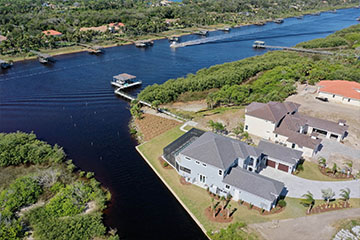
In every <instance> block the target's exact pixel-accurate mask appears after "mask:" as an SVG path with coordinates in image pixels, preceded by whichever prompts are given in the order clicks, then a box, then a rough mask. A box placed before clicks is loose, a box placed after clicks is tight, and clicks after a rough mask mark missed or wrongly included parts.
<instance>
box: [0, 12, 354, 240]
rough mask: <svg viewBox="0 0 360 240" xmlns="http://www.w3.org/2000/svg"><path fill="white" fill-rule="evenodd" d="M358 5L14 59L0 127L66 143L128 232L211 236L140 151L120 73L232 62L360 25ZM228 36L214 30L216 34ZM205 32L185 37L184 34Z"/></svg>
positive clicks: (154, 76)
mask: <svg viewBox="0 0 360 240" xmlns="http://www.w3.org/2000/svg"><path fill="white" fill-rule="evenodd" d="M359 16H360V10H359V9H343V10H338V11H337V13H336V14H334V13H322V14H321V15H320V16H305V17H304V18H303V19H296V18H288V19H285V21H284V23H283V24H275V23H268V24H266V25H265V26H244V27H240V28H236V29H232V31H231V33H230V34H232V33H238V34H236V35H237V36H236V37H233V38H228V39H225V40H222V41H218V42H213V43H208V44H203V45H196V46H189V47H185V48H178V49H176V50H174V49H171V48H170V47H169V42H168V41H167V40H165V39H164V40H158V41H155V44H154V46H153V47H149V48H147V49H139V48H136V47H135V46H133V45H127V46H120V47H113V48H107V49H106V51H105V54H103V55H99V56H93V55H89V54H88V53H85V52H83V53H75V54H68V55H62V56H57V57H55V58H56V60H57V61H56V63H54V64H49V65H41V64H40V63H39V62H37V61H36V60H32V61H23V62H17V63H15V64H14V66H13V68H11V69H9V70H6V71H0V132H13V131H17V130H20V131H25V132H31V131H33V132H34V133H36V134H37V136H38V137H39V138H40V139H42V140H45V141H47V142H49V143H51V144H55V143H58V144H59V145H61V146H63V147H64V149H65V151H66V153H67V154H68V156H69V158H71V159H73V161H74V163H75V164H76V165H77V166H79V167H80V168H81V169H83V170H85V171H93V172H95V176H96V178H97V179H98V180H99V181H101V183H102V184H103V185H104V186H105V187H107V188H109V189H110V191H111V193H112V197H113V198H112V201H111V203H110V206H109V208H108V209H107V210H106V211H105V215H104V219H105V223H106V224H107V225H108V226H111V227H112V228H117V230H118V234H119V235H120V237H121V239H173V240H176V239H179V240H180V239H182V240H183V239H206V237H205V236H204V234H203V233H202V231H201V230H200V228H199V227H198V226H197V225H196V224H195V222H194V221H193V220H192V219H191V218H190V216H189V215H188V213H187V212H186V211H185V210H184V209H183V208H182V207H181V205H180V204H179V203H178V202H177V201H176V199H175V198H174V197H173V196H172V194H171V193H170V192H169V191H168V190H167V188H166V187H165V186H164V185H163V184H162V182H161V181H160V180H159V179H158V178H157V176H156V175H155V174H154V173H153V171H152V170H151V169H150V168H149V166H148V165H147V164H146V163H145V161H144V160H143V159H142V158H141V156H140V155H139V154H138V153H137V152H136V150H135V146H136V145H137V143H136V141H135V140H134V139H133V138H132V137H131V136H130V135H129V130H128V123H129V120H130V113H129V110H128V109H129V104H128V102H126V101H124V100H123V99H120V98H118V97H116V96H115V95H114V90H113V88H112V87H111V86H110V81H111V79H112V76H113V75H117V74H119V73H123V72H126V73H130V74H133V75H136V76H137V78H138V79H141V80H142V81H143V85H142V87H141V88H138V89H134V90H132V91H130V92H129V93H130V94H132V95H136V94H137V93H138V92H139V91H140V90H141V89H142V88H144V87H146V86H147V85H151V84H154V83H163V82H164V81H166V80H168V79H170V78H178V77H183V76H186V75H187V74H188V73H195V72H196V71H198V70H199V69H201V68H204V67H209V66H211V65H215V64H221V63H225V62H231V61H236V60H240V59H243V58H247V57H251V56H254V55H259V54H264V52H266V50H254V49H252V47H251V45H252V43H253V42H254V41H255V40H263V41H266V43H267V44H269V45H275V46H293V45H296V44H297V43H299V42H302V41H307V40H310V39H315V38H321V37H325V36H327V35H329V34H331V33H333V32H335V31H337V30H340V29H343V28H346V27H349V26H351V25H354V24H357V21H356V18H357V17H359ZM218 34H228V33H223V32H211V33H210V34H209V35H210V36H214V35H218ZM196 38H201V37H200V36H194V35H189V36H183V37H181V41H187V40H192V39H196Z"/></svg>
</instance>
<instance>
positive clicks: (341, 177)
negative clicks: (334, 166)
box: [319, 166, 354, 179]
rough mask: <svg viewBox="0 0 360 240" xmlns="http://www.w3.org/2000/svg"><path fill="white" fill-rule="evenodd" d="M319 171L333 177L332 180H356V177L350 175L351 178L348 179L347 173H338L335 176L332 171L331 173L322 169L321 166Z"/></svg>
mask: <svg viewBox="0 0 360 240" xmlns="http://www.w3.org/2000/svg"><path fill="white" fill-rule="evenodd" d="M319 171H320V172H321V173H322V174H323V175H325V176H328V177H331V178H335V179H354V176H353V175H352V174H350V175H349V177H348V175H347V173H340V172H337V173H336V174H335V175H334V174H333V172H332V171H329V170H328V169H326V168H323V167H320V166H319Z"/></svg>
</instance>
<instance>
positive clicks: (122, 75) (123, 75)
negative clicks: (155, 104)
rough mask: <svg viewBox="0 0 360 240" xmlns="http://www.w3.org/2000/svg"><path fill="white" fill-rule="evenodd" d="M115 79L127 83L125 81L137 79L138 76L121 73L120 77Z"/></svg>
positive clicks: (116, 76)
mask: <svg viewBox="0 0 360 240" xmlns="http://www.w3.org/2000/svg"><path fill="white" fill-rule="evenodd" d="M114 78H115V79H116V80H120V81H125V80H129V79H135V78H136V76H134V75H131V74H128V73H121V74H119V75H115V76H114Z"/></svg>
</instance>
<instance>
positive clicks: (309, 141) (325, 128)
mask: <svg viewBox="0 0 360 240" xmlns="http://www.w3.org/2000/svg"><path fill="white" fill-rule="evenodd" d="M299 107H300V105H299V104H297V103H293V102H283V103H280V102H269V103H267V104H265V103H258V102H253V103H251V104H250V105H248V106H247V107H246V110H245V126H244V130H245V131H247V132H248V133H250V134H252V135H255V136H259V137H261V138H264V139H267V140H271V141H273V142H275V143H279V144H282V145H284V146H286V147H290V148H293V149H296V150H299V151H302V152H303V155H304V156H308V157H312V156H313V155H314V154H316V153H317V152H318V151H319V150H320V146H321V137H326V138H332V139H336V140H337V141H340V140H342V139H343V138H344V137H345V136H346V135H347V129H348V126H346V125H345V121H343V120H339V122H338V123H336V122H332V121H328V120H324V119H320V118H314V117H310V116H307V115H304V114H301V113H299V112H298V109H299Z"/></svg>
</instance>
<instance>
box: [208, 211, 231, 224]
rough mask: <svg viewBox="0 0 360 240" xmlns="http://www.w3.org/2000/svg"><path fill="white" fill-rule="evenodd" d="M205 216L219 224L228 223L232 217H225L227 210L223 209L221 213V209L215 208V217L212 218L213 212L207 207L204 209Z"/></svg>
mask: <svg viewBox="0 0 360 240" xmlns="http://www.w3.org/2000/svg"><path fill="white" fill-rule="evenodd" d="M205 216H206V217H207V218H208V219H209V220H210V221H213V222H220V223H228V222H231V221H232V220H233V216H230V217H229V218H228V217H227V209H224V210H223V211H221V207H219V208H216V215H215V218H214V214H213V211H212V210H211V207H207V208H206V209H205Z"/></svg>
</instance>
